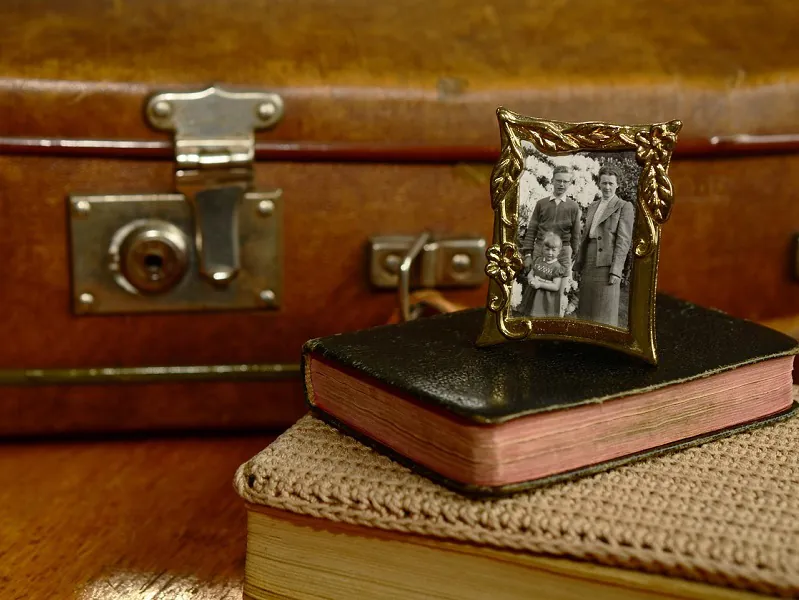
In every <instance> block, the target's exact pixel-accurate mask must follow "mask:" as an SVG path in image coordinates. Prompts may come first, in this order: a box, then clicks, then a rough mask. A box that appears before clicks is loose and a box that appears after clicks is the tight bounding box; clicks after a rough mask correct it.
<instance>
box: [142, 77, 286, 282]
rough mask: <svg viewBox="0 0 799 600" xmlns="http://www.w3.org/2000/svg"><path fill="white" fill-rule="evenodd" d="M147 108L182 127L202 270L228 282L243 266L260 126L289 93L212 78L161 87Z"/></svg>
mask: <svg viewBox="0 0 799 600" xmlns="http://www.w3.org/2000/svg"><path fill="white" fill-rule="evenodd" d="M145 114H146V115H147V119H148V121H149V123H150V125H152V126H153V127H155V128H156V129H162V130H169V131H175V161H176V168H175V187H176V189H177V190H178V191H179V192H181V193H182V194H184V195H185V197H186V199H187V200H188V202H189V204H190V206H191V209H192V215H193V221H194V242H195V247H196V249H197V254H198V259H199V260H198V266H199V270H200V274H201V275H202V276H204V277H206V278H207V279H208V280H210V281H211V282H213V283H214V284H216V285H222V286H224V285H227V284H228V283H229V282H230V281H231V280H232V279H234V278H235V277H236V275H237V274H238V272H239V239H238V238H239V232H238V227H237V224H238V218H237V212H238V210H239V206H240V204H241V202H242V200H243V198H244V196H245V195H246V194H247V192H249V191H251V190H252V186H253V169H252V163H253V160H254V157H255V136H254V133H253V132H254V130H256V129H264V128H268V127H272V126H274V125H275V124H276V123H277V122H278V121H279V120H280V118H281V117H282V116H283V101H282V99H281V98H280V96H278V95H277V94H271V93H267V92H231V91H227V90H224V89H222V88H219V87H213V86H212V87H209V88H208V89H205V90H202V91H199V92H167V93H161V94H156V95H155V96H153V97H151V98H150V100H149V101H148V102H147V107H146V110H145Z"/></svg>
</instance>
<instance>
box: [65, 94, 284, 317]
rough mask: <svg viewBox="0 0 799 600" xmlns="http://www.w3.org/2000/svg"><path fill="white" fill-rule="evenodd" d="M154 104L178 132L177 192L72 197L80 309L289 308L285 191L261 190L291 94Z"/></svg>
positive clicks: (194, 97)
mask: <svg viewBox="0 0 799 600" xmlns="http://www.w3.org/2000/svg"><path fill="white" fill-rule="evenodd" d="M144 112H145V116H146V118H147V119H148V121H149V123H150V125H152V126H153V127H155V128H157V129H165V130H169V131H174V132H175V182H174V183H175V184H174V188H175V191H176V192H177V193H173V194H147V195H97V196H94V195H91V196H77V195H75V196H71V197H70V198H69V203H70V229H71V235H72V237H71V240H72V248H71V249H72V278H73V282H72V283H73V300H74V308H75V311H76V312H78V313H109V312H112V313H129V312H153V311H173V310H181V311H185V310H230V309H241V308H257V307H261V308H276V307H278V306H279V304H280V296H281V277H282V258H283V257H282V251H281V250H282V241H281V223H282V202H281V199H280V195H281V192H280V190H270V191H258V190H254V189H253V160H254V157H255V136H254V130H256V129H262V128H266V127H271V126H273V125H274V124H276V123H277V122H278V121H279V120H280V118H281V116H282V114H283V102H282V100H281V98H280V96H278V95H277V94H272V93H268V92H258V91H253V92H238V91H236V92H234V91H228V90H224V89H221V88H218V87H210V88H207V89H205V90H201V91H196V92H165V93H161V94H157V95H155V96H152V97H151V98H150V99H149V101H148V102H147V104H146V106H145V111H144Z"/></svg>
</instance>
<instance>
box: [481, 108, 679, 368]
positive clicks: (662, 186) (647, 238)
mask: <svg viewBox="0 0 799 600" xmlns="http://www.w3.org/2000/svg"><path fill="white" fill-rule="evenodd" d="M497 118H498V120H499V128H500V139H501V142H502V151H501V154H500V157H499V160H498V162H497V164H496V165H495V166H494V170H493V172H492V174H491V206H492V208H493V210H494V239H493V244H492V245H491V246H490V247H489V248H488V249H487V250H486V257H487V259H488V263H487V265H486V269H485V272H486V275H488V277H489V287H488V300H487V310H486V314H485V321H484V323H483V329H482V332H481V334H480V336H479V338H478V340H477V344H478V345H479V346H488V345H493V344H499V343H503V342H507V341H511V340H525V339H558V340H570V341H577V342H585V343H591V344H597V345H601V346H605V347H608V348H612V349H615V350H619V351H622V352H625V353H627V354H630V355H633V356H637V357H640V358H642V359H644V360H646V361H647V362H649V363H652V364H657V348H656V331H655V297H656V293H657V265H658V257H659V253H660V229H661V227H662V226H663V224H664V223H665V222H666V221H667V220H668V219H669V215H670V213H671V208H672V204H673V201H674V195H673V191H672V185H671V181H670V180H669V176H668V168H669V163H670V161H671V154H672V151H673V149H674V146H675V144H676V142H677V134H678V133H679V131H680V129H681V128H682V123H681V122H680V121H677V120H675V121H669V122H666V123H656V124H651V125H613V124H609V123H599V122H593V123H565V122H559V121H548V120H543V119H536V118H532V117H525V116H523V115H520V114H517V113H514V112H512V111H510V110H507V109H505V108H499V109H497ZM522 142H527V143H529V144H532V146H533V147H534V148H535V149H536V150H538V151H539V152H541V153H543V154H545V155H548V156H561V155H565V154H572V153H576V152H584V151H591V150H594V151H634V152H635V158H636V162H637V163H638V165H639V166H640V167H641V175H640V177H639V180H638V185H637V203H636V209H637V210H636V218H635V225H634V228H633V238H632V245H633V253H632V255H633V266H632V276H631V280H630V302H629V312H628V327H627V329H621V328H618V327H612V326H609V325H604V324H600V323H594V322H591V321H584V320H579V319H569V318H558V317H555V318H544V317H536V318H533V317H519V316H512V315H511V303H510V296H511V286H512V284H513V280H514V278H515V276H516V274H517V273H518V272H519V271H520V270H521V269H522V266H523V263H522V258H521V254H520V252H519V248H518V247H517V244H516V239H517V236H518V233H519V220H518V216H517V213H518V188H519V180H520V177H521V175H522V173H523V169H524V149H523V145H522Z"/></svg>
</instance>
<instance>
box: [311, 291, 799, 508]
mask: <svg viewBox="0 0 799 600" xmlns="http://www.w3.org/2000/svg"><path fill="white" fill-rule="evenodd" d="M656 314H657V344H658V356H659V363H658V365H657V366H652V365H649V364H647V363H644V362H643V361H641V360H638V359H636V358H634V357H630V356H628V355H626V354H623V353H620V352H616V351H613V350H609V349H606V348H602V347H598V346H590V345H586V344H580V343H576V342H563V341H549V340H527V341H518V342H508V343H507V344H502V345H496V346H489V347H482V348H478V347H477V346H475V343H474V341H475V340H476V339H477V336H478V335H479V332H480V329H481V327H482V325H483V318H484V309H472V310H466V311H461V312H456V313H450V314H446V315H440V316H435V317H430V318H426V319H420V320H416V321H410V322H407V323H401V324H395V325H385V326H380V327H374V328H372V329H366V330H362V331H355V332H349V333H342V334H337V335H333V336H329V337H325V338H320V339H314V340H310V341H308V342H307V343H306V344H305V346H304V348H303V371H304V373H305V385H306V397H307V398H308V402H309V404H310V406H311V409H312V410H313V411H314V412H315V413H316V414H317V415H318V416H320V417H321V418H323V419H325V420H326V421H328V422H330V423H331V424H333V425H335V426H336V427H338V428H340V429H342V430H344V431H346V432H348V433H350V434H351V435H354V436H355V437H358V438H359V439H361V440H362V441H365V442H366V443H368V444H370V445H372V446H373V447H376V448H378V449H380V450H381V451H384V452H388V453H389V454H391V455H392V456H393V457H394V458H396V459H398V460H399V461H400V462H403V463H405V464H406V465H409V466H412V467H413V468H414V469H415V470H417V471H421V472H422V473H424V474H425V475H427V476H429V477H432V478H434V479H437V480H439V481H442V482H443V483H445V484H447V485H449V486H450V487H454V488H456V489H458V490H460V491H466V492H477V493H505V492H509V491H516V490H519V489H525V488H529V487H532V486H533V485H540V484H546V483H551V482H553V481H558V480H561V479H565V478H571V477H574V476H576V475H582V474H587V473H592V472H597V471H600V470H605V469H607V468H610V467H612V466H616V465H620V464H624V463H626V462H630V461H631V460H637V459H639V458H641V457H644V456H651V455H654V454H660V453H662V452H665V451H671V450H674V449H677V448H683V447H687V446H690V445H695V444H697V443H701V442H703V441H708V440H710V439H714V438H717V437H720V436H722V435H729V434H730V433H733V432H735V431H739V430H741V429H744V428H748V427H751V426H753V425H756V424H764V423H767V422H770V421H773V420H774V419H779V418H784V417H785V416H787V415H789V414H792V413H793V412H794V411H795V410H796V406H794V408H793V409H791V411H788V412H787V413H783V414H782V415H777V416H776V417H773V418H770V419H764V420H762V421H759V422H757V423H754V424H753V423H747V424H742V425H741V426H737V427H734V428H730V429H728V430H724V431H721V432H715V433H713V434H711V435H706V436H701V437H700V438H697V439H690V440H681V441H680V442H678V443H675V444H670V445H669V446H667V447H661V448H656V449H652V450H649V451H647V452H644V453H639V454H637V455H634V456H630V457H624V458H622V459H619V460H615V461H612V462H611V463H607V464H603V465H593V466H590V467H586V468H585V469H579V470H578V471H572V472H569V473H563V474H559V475H556V476H553V477H549V478H545V479H544V480H539V481H536V482H529V483H527V484H514V485H512V486H504V487H503V488H496V489H494V488H489V489H481V488H474V487H470V486H464V485H462V484H458V483H457V482H452V481H448V480H446V479H443V480H442V478H441V477H439V476H437V475H436V474H435V473H431V472H429V471H427V470H426V469H424V468H423V467H419V465H415V464H412V463H409V461H408V460H407V459H404V458H403V457H401V456H398V455H397V454H396V453H395V452H393V451H391V450H389V449H387V448H385V447H384V446H382V445H381V444H379V443H376V442H374V441H373V440H369V439H364V436H363V435H361V434H358V433H356V432H354V431H353V430H352V429H351V428H349V427H347V426H346V425H344V424H342V423H340V422H338V421H337V420H336V419H335V418H334V417H332V416H331V415H327V414H325V413H324V412H322V411H320V410H318V409H317V408H316V407H315V406H314V402H313V390H312V389H311V386H310V373H309V366H310V362H311V361H310V360H309V358H310V356H313V357H315V358H321V359H322V360H324V361H326V362H328V363H331V364H333V365H335V366H337V367H342V368H344V369H347V370H350V371H355V372H356V373H357V375H358V376H359V377H362V378H364V379H371V380H374V383H375V384H377V385H381V386H383V387H384V388H388V389H390V390H396V392H397V393H400V394H401V395H404V396H406V397H410V398H411V399H413V400H414V401H416V402H419V403H421V404H423V405H426V406H429V407H431V408H438V409H440V410H443V411H444V412H445V413H448V414H451V415H453V416H457V417H461V418H463V419H466V420H468V421H471V422H475V423H480V424H496V423H502V422H504V421H507V420H510V419H515V418H518V417H523V416H527V415H531V414H534V413H537V412H542V411H550V410H563V409H568V408H572V407H576V406H581V405H583V404H587V403H591V402H605V401H608V400H611V399H614V398H620V397H624V396H630V395H634V394H640V393H644V392H649V391H653V390H656V389H658V388H662V387H665V386H668V385H673V384H677V383H683V382H687V381H691V380H694V379H698V378H701V377H708V376H711V375H714V374H717V373H721V372H724V371H728V370H731V369H735V368H737V367H741V366H744V365H748V364H753V363H756V362H760V361H764V360H768V359H771V358H777V357H781V356H789V355H794V354H796V353H797V352H799V342H797V340H795V339H793V338H791V337H789V336H787V335H784V334H782V333H780V332H777V331H774V330H773V329H770V328H768V327H764V326H762V325H758V324H757V323H753V322H751V321H746V320H743V319H738V318H735V317H731V316H729V315H727V314H725V313H723V312H720V311H717V310H713V309H708V308H704V307H701V306H697V305H695V304H692V303H689V302H685V301H682V300H678V299H675V298H672V297H670V296H666V295H662V294H661V295H659V296H658V299H657V312H656ZM498 399H500V400H501V401H498Z"/></svg>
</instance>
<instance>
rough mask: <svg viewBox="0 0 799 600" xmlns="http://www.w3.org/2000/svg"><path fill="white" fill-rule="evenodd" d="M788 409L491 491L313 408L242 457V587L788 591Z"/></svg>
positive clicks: (795, 431) (486, 595)
mask: <svg viewBox="0 0 799 600" xmlns="http://www.w3.org/2000/svg"><path fill="white" fill-rule="evenodd" d="M797 447H799V419H787V420H785V421H783V422H781V423H778V424H775V425H773V426H768V427H762V428H759V429H756V430H752V431H750V432H747V433H744V434H741V435H737V436H731V437H728V438H725V439H723V440H718V441H716V442H713V443H709V444H705V445H703V446H701V447H694V448H690V449H686V450H684V451H682V452H675V453H671V454H667V455H664V456H660V457H657V458H654V459H652V460H647V461H641V462H638V463H635V464H632V465H627V466H624V467H620V468H619V469H614V470H612V471H608V472H605V473H600V474H597V475H594V476H591V477H585V478H582V479H577V480H573V481H567V482H563V483H561V484H557V485H553V486H549V487H546V488H540V489H537V490H530V491H526V492H521V493H519V494H516V495H513V496H509V497H503V498H483V499H475V498H469V497H467V496H463V495H460V494H458V493H456V492H453V491H451V490H449V489H447V488H444V487H442V486H440V485H438V484H436V483H435V482H432V481H430V480H429V479H427V478H424V477H421V476H419V475H418V474H416V473H413V472H412V471H410V470H408V469H406V468H404V467H403V466H401V465H399V464H397V463H396V462H394V461H392V460H391V459H390V458H388V457H387V456H385V455H383V454H380V453H378V452H375V451H374V450H372V449H371V448H369V447H367V446H365V445H364V444H361V443H360V442H359V441H357V440H355V439H354V438H352V437H350V436H347V435H344V434H342V433H341V432H339V431H337V430H336V429H334V428H332V427H330V426H328V425H327V424H325V423H324V422H322V421H321V420H319V419H317V418H315V417H313V416H310V415H309V416H306V417H303V418H302V419H301V420H300V421H299V422H298V423H297V424H296V425H294V426H293V427H292V428H291V429H289V430H288V431H287V432H286V433H284V434H283V435H282V436H281V437H280V438H278V440H276V441H275V442H274V443H273V444H272V445H270V446H269V447H268V448H266V449H265V450H264V451H263V452H261V453H260V454H258V455H257V456H255V457H254V458H252V459H251V460H249V461H248V462H246V463H245V464H243V465H242V466H241V467H240V468H239V470H238V472H237V474H236V478H235V485H236V489H237V491H238V492H239V494H240V495H241V496H242V497H243V498H244V499H245V500H246V501H247V504H246V505H247V508H248V511H247V512H248V537H247V554H246V556H247V558H246V567H245V584H244V596H245V598H246V599H248V600H264V599H266V598H282V599H285V600H290V599H294V600H297V599H301V598H302V599H308V598H314V599H319V600H321V599H325V600H352V599H355V598H357V599H360V598H364V599H365V598H369V599H372V598H392V599H395V600H409V599H419V600H422V599H423V600H444V599H448V600H486V599H491V600H510V599H525V600H526V599H529V598H547V599H549V598H557V599H560V600H565V599H570V598H571V599H577V600H585V599H588V598H591V599H594V598H596V599H606V600H610V599H614V600H615V599H619V598H622V599H626V598H641V599H643V598H646V599H649V600H651V599H652V598H660V597H663V598H672V599H673V598H706V599H707V598H713V599H716V600H718V599H721V598H730V599H737V600H741V599H743V598H762V597H763V596H761V595H760V594H769V595H779V596H784V597H797V596H799V555H797V553H796V548H799V528H797V526H796V523H797V522H799V477H797V474H799V454H797V453H796V451H795V450H796V448H797Z"/></svg>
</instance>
